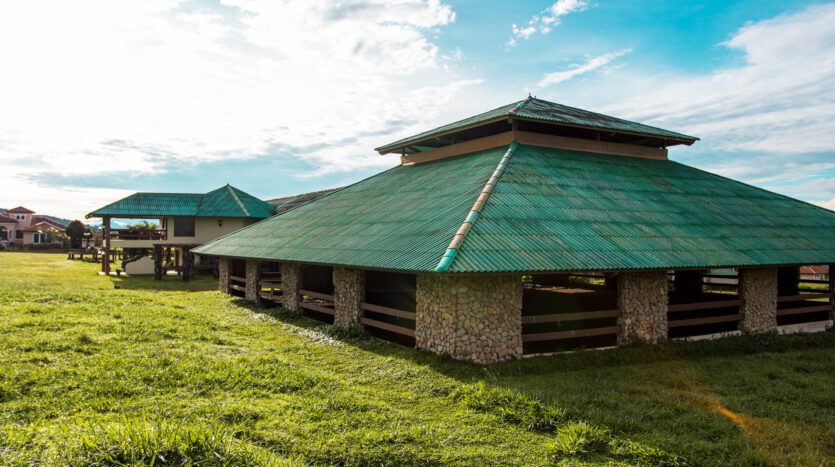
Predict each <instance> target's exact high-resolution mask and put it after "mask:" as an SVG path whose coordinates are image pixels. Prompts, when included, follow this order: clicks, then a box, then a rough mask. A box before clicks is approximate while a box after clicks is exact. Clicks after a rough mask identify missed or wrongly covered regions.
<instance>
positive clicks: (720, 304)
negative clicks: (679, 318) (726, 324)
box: [667, 300, 742, 313]
mask: <svg viewBox="0 0 835 467" xmlns="http://www.w3.org/2000/svg"><path fill="white" fill-rule="evenodd" d="M740 305H742V300H711V301H706V302H694V303H678V304H675V305H668V306H667V311H668V312H672V313H674V312H676V311H696V310H713V309H716V308H730V307H735V306H740Z"/></svg>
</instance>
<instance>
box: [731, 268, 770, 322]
mask: <svg viewBox="0 0 835 467" xmlns="http://www.w3.org/2000/svg"><path fill="white" fill-rule="evenodd" d="M739 298H740V299H741V300H742V305H741V306H740V307H739V312H740V313H741V314H742V319H740V321H739V330H740V331H742V332H744V333H746V334H757V333H763V332H770V331H774V330H776V329H777V270H776V269H740V270H739Z"/></svg>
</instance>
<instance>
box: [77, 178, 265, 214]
mask: <svg viewBox="0 0 835 467" xmlns="http://www.w3.org/2000/svg"><path fill="white" fill-rule="evenodd" d="M272 213H273V207H272V205H270V204H268V203H265V202H264V201H261V200H260V199H258V198H255V197H254V196H252V195H250V194H248V193H246V192H243V191H241V190H239V189H237V188H235V187H233V186H231V185H226V186H223V187H220V188H218V189H217V190H213V191H210V192H208V193H206V194H195V193H135V194H132V195H130V196H128V197H126V198H122V199H120V200H119V201H116V202H114V203H111V204H108V205H107V206H104V207H102V208H99V209H97V210H95V211H93V212H91V213H90V214H87V217H102V216H112V217H155V216H196V217H254V218H259V219H263V218H266V217H270V216H271V215H272Z"/></svg>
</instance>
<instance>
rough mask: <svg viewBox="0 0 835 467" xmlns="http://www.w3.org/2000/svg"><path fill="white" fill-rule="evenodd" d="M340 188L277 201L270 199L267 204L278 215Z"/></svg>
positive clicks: (277, 199)
mask: <svg viewBox="0 0 835 467" xmlns="http://www.w3.org/2000/svg"><path fill="white" fill-rule="evenodd" d="M338 189H339V188H330V189H327V190H320V191H311V192H310V193H302V194H298V195H293V196H285V197H283V198H275V199H268V200H267V203H269V204H270V205H272V206H273V207H274V208H275V213H276V214H281V213H283V212H287V211H289V210H291V209H295V208H297V207H299V206H301V205H302V204H307V203H309V202H311V201H313V200H316V199H319V198H321V197H322V196H325V195H326V194H328V193H330V192H332V191H336V190H338Z"/></svg>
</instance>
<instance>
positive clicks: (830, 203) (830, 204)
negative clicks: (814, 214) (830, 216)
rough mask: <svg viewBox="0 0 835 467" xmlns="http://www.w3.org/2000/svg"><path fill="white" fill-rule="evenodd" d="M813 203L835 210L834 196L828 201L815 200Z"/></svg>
mask: <svg viewBox="0 0 835 467" xmlns="http://www.w3.org/2000/svg"><path fill="white" fill-rule="evenodd" d="M815 204H817V205H818V206H820V207H822V208H826V209H829V210H830V211H835V198H832V199H830V200H829V201H816V202H815Z"/></svg>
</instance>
